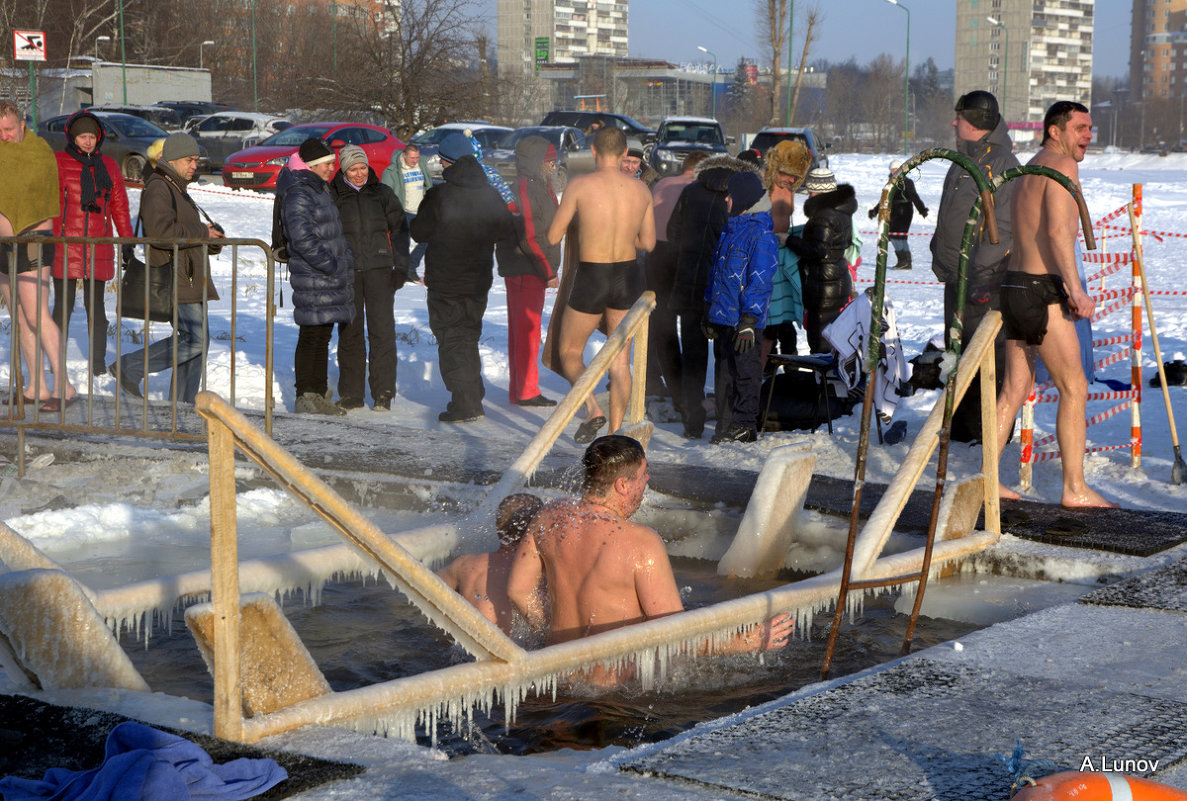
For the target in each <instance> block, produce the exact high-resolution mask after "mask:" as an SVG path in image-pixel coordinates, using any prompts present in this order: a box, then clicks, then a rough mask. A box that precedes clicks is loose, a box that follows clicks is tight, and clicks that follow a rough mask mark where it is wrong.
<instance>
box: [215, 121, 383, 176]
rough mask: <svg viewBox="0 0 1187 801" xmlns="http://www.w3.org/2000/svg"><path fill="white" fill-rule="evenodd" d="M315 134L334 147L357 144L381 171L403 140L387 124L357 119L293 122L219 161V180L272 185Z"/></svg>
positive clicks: (379, 171)
mask: <svg viewBox="0 0 1187 801" xmlns="http://www.w3.org/2000/svg"><path fill="white" fill-rule="evenodd" d="M314 137H317V138H319V139H322V140H324V141H325V143H326V144H328V145H329V146H330V147H332V148H333V149H334V150H341V149H342V148H343V147H345V146H346V145H358V146H359V147H361V148H362V149H363V151H364V152H366V154H367V162H368V163H369V164H370V165H371V169H373V170H375V172H376V174H377V175H382V174H383V171H384V170H386V169H387V167H388V165H389V164H391V162H392V154H393V153H394V152H395V151H397V150H403V149H404V143H403V142H401V141H400V140H399V139H397V138H396V137H395V136H394V135H392V132H391V131H389V130H388V129H387V128H380V127H379V126H378V125H367V124H365V123H361V122H309V123H305V124H304V125H294V126H292V127H291V128H286V129H284V130H283V131H281V132H280V133H275V134H272V136H269V137H268V138H267V139H265V140H264V141H262V142H260V143H259V144H258V145H254V146H252V147H249V148H246V149H244V150H240V151H239V152H237V153H232V154H231V155H230V156H228V157H227V159H226V161H224V162H223V183H224V184H226V185H227V186H229V187H231V188H232V189H275V188H276V176H277V175H278V174H279V173H280V168H281V167H283V166H284V165H285V164H287V163H288V160H289V157H290V156H291V155H293V154H294V153H296V152H297V148H299V147H300V146H301V143H302V142H304V141H305V140H307V139H313V138H314Z"/></svg>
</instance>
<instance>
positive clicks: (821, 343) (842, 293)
mask: <svg viewBox="0 0 1187 801" xmlns="http://www.w3.org/2000/svg"><path fill="white" fill-rule="evenodd" d="M804 188H805V189H807V190H808V194H809V195H810V197H809V198H808V201H807V202H806V203H804V214H805V215H807V217H808V222H807V223H805V224H804V230H803V231H802V232H801V234H800V236H798V237H796V236H789V237H788V238H787V247H788V248H789V249H790V250H792V251H793V252H794V253H795V254H796V255H797V256H799V259H800V283H801V285H802V287H803V298H804V330H805V332H806V333H807V334H808V347H809V348H811V350H812V352H813V353H827V352H828V351H829V350H831V348H829V345H828V343H827V342H826V341H825V340H824V336H823V334H822V332H823V331H824V329H825V327H826V326H827V325H828V324H829V323H831V322H832V321H833V320H835V319H837V315H839V314H840V313H841V309H843V308H845V305H846V304H848V303H849V299H850V298H851V297H852V295H853V277H852V276H851V275H850V274H849V262H847V261H846V260H845V250H846V248H848V247H849V244H850V243H851V242H852V241H853V214H854V212H856V211H857V195H856V194H855V193H854V191H853V187H852V186H850V185H849V184H841V185H840V186H838V185H837V181H836V178H834V177H833V174H832V173H831V172H829V171H828V170H826V169H823V168H820V167H818V168H816V169H815V170H812V171H811V172H810V173H808V177H807V179H806V180H805V181H804Z"/></svg>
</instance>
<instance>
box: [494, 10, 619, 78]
mask: <svg viewBox="0 0 1187 801" xmlns="http://www.w3.org/2000/svg"><path fill="white" fill-rule="evenodd" d="M627 5H628V3H627V0H601V1H599V0H499V7H498V15H499V19H498V37H499V51H498V52H499V74H500V75H505V76H518V75H525V74H528V73H530V72H531V71H532V70H533V68H534V65H535V64H536V63H551V64H571V63H574V62H576V61H577V59H578V58H579V57H580V56H595V55H596V56H616V57H619V58H622V57H625V56H626V55H627Z"/></svg>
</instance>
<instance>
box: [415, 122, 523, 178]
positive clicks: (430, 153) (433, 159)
mask: <svg viewBox="0 0 1187 801" xmlns="http://www.w3.org/2000/svg"><path fill="white" fill-rule="evenodd" d="M511 130H512V129H511V128H507V127H504V126H502V125H491V124H490V123H488V122H482V121H481V120H473V121H469V122H450V123H446V124H445V125H438V126H437V127H436V128H430V129H429V130H427V131H425V132H424V133H421V134H417V135H416V136H414V137H412V144H414V145H416V146H417V147H419V148H420V163H421V164H422V165H424V166H423V169H424V170H425V171H426V172H427V173H428V174H429V178H431V179H432V180H433V183H439V182H440V181H441V158H440V157H439V156H438V155H437V148H438V147H440V145H441V143H442V142H443V141H444V140H445V137H447V136H449V135H450V134H451V133H465V132H466V131H469V132H470V135H471V136H473V137H474V138H475V139H477V140H478V144H480V145H482V158H483V161H486V154H487V153H489V152H490V151H491V150H494V149H495V148H497V147H498V146H499V142H500V141H501V140H502V138H503V137H504V136H506V135H507V134H509V133H511Z"/></svg>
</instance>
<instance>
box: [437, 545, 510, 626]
mask: <svg viewBox="0 0 1187 801" xmlns="http://www.w3.org/2000/svg"><path fill="white" fill-rule="evenodd" d="M514 560H515V553H514V552H513V551H502V550H500V551H495V552H493V553H474V554H466V555H465V556H459V557H458V558H457V559H454V560H453V561H452V562H450V563H449V564H448V565H447V566H446V567H444V568H442V569H441V570H439V571H437V575H438V576H440V577H441V578H442V579H443V580H444V581H445V583H446V584H448V585H449V588H450V589H451V590H454V591H455V592H457V594H458V595H461V596H462V597H463V598H465V599H466V600H467V601H469V602H470V603H471V604H472V605H473V606H474V608H475V609H477V610H478V611H479V612H481V613H482V614H483V616H484V617H485V618H486V619H487V620H489V621H491V622H492V623H494V624H495V625H497V626H498V627H499V628H500V629H502V630H503V633H504V634H508V635H510V634H511V630H512V621H513V619H514V614H513V613H514V610H515V608H514V607H513V606H512V605H511V601H510V600H508V598H507V579H508V578H509V577H510V575H511V564H512V562H513V561H514Z"/></svg>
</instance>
